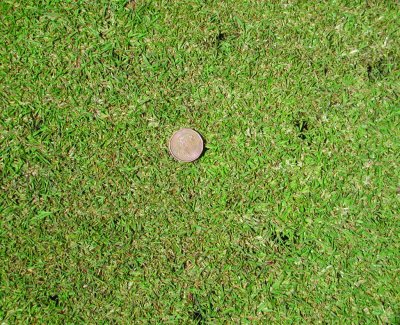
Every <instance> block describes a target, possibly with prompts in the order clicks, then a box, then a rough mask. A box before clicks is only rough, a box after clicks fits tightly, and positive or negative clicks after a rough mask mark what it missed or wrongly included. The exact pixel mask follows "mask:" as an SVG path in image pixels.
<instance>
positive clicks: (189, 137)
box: [169, 128, 204, 162]
mask: <svg viewBox="0 0 400 325" xmlns="http://www.w3.org/2000/svg"><path fill="white" fill-rule="evenodd" d="M203 148H204V143H203V138H202V137H201V135H200V134H199V133H198V132H196V131H195V130H192V129H186V128H185V129H180V130H179V131H176V132H175V133H174V134H173V135H172V137H171V139H170V140H169V152H170V153H171V155H172V156H173V157H174V158H175V159H176V160H179V161H184V162H191V161H195V160H196V159H197V158H199V157H200V156H201V153H202V152H203Z"/></svg>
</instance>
